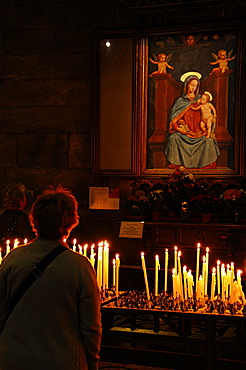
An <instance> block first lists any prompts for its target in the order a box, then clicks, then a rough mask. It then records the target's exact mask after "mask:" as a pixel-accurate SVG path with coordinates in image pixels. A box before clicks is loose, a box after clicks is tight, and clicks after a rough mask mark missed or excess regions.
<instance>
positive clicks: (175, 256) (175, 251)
mask: <svg viewBox="0 0 246 370" xmlns="http://www.w3.org/2000/svg"><path fill="white" fill-rule="evenodd" d="M177 251H178V247H177V246H176V245H175V247H174V268H175V271H176V274H177V273H178V272H177V271H178V266H177V263H178V259H177V258H178V255H177V254H178V252H177Z"/></svg>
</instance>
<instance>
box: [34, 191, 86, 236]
mask: <svg viewBox="0 0 246 370" xmlns="http://www.w3.org/2000/svg"><path fill="white" fill-rule="evenodd" d="M30 221H31V224H32V227H33V229H34V230H35V231H36V234H37V236H38V237H40V238H42V239H47V240H56V239H60V238H64V237H68V236H69V233H70V231H71V230H72V229H73V228H74V227H75V226H77V225H78V222H79V216H78V202H77V200H76V199H75V197H74V196H73V194H72V193H71V192H70V191H69V190H67V189H65V188H63V187H62V186H58V187H57V188H56V189H55V188H51V189H49V190H46V191H44V192H43V193H42V194H41V195H39V196H38V197H37V199H36V201H35V202H34V203H33V205H32V209H31V213H30Z"/></svg>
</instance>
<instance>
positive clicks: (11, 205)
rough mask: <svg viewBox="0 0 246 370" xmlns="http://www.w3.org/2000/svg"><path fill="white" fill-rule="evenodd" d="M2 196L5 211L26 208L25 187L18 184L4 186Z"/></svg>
mask: <svg viewBox="0 0 246 370" xmlns="http://www.w3.org/2000/svg"><path fill="white" fill-rule="evenodd" d="M2 196H3V206H4V208H6V209H11V210H22V209H24V208H25V207H26V187H25V185H23V184H21V183H20V182H19V183H13V184H9V185H7V186H5V188H4V189H3V193H2Z"/></svg>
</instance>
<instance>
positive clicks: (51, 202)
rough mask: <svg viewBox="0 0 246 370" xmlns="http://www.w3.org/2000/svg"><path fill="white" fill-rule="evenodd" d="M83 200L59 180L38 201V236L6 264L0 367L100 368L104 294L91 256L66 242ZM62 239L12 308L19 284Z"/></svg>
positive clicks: (1, 270) (34, 213) (0, 285)
mask: <svg viewBox="0 0 246 370" xmlns="http://www.w3.org/2000/svg"><path fill="white" fill-rule="evenodd" d="M77 208H78V203H77V201H76V199H75V197H74V196H73V195H72V193H71V192H70V191H69V190H67V189H64V188H62V187H61V186H59V187H58V188H56V189H50V190H46V191H44V193H43V194H41V195H40V196H39V197H38V198H37V199H36V201H35V202H34V203H33V206H32V209H31V214H30V221H31V224H32V226H33V228H34V230H35V231H36V234H37V239H35V240H34V241H33V242H32V243H28V244H27V245H22V246H19V247H17V248H15V249H13V250H11V251H10V253H9V254H8V255H7V256H6V257H5V258H4V259H3V262H2V265H1V266H0V302H1V305H0V369H1V370H34V369H35V370H45V369H55V370H68V369H69V370H75V369H76V370H87V369H88V370H97V369H98V362H99V350H100V341H101V316H100V295H99V289H98V285H97V280H96V274H95V271H94V269H93V267H92V265H91V263H90V261H89V260H88V258H87V257H85V256H83V255H81V254H79V253H77V252H73V251H72V250H71V249H69V247H68V245H67V244H66V242H65V239H67V238H68V236H69V233H70V231H71V230H72V229H73V228H74V227H75V226H76V225H77V224H78V220H79V216H78V212H77ZM57 245H63V246H65V247H66V248H65V251H64V252H63V253H61V254H59V255H58V256H57V257H56V258H55V259H54V260H53V261H52V262H51V263H50V264H49V265H48V267H47V268H46V269H45V271H44V272H43V274H42V276H40V277H39V278H38V279H36V281H35V282H34V283H33V284H32V286H31V287H30V288H29V289H28V290H27V291H26V293H25V294H24V295H23V296H22V297H21V298H20V300H19V301H18V303H17V304H16V306H15V308H14V309H13V311H12V313H9V307H10V305H11V298H12V297H13V295H14V294H15V292H16V290H17V288H18V287H19V285H21V283H22V282H23V281H24V280H25V278H26V277H27V276H28V275H29V273H30V272H31V271H32V268H33V267H34V266H35V265H37V264H38V263H39V262H40V261H41V260H42V259H43V258H44V257H45V256H46V255H47V254H48V253H49V252H50V251H51V250H53V249H54V248H56V247H57Z"/></svg>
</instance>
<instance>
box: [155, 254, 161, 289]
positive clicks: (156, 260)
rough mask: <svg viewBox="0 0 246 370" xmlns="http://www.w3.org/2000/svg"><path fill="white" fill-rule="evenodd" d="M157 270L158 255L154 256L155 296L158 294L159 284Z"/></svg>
mask: <svg viewBox="0 0 246 370" xmlns="http://www.w3.org/2000/svg"><path fill="white" fill-rule="evenodd" d="M159 270H160V261H159V256H158V255H156V256H155V296H158V284H159V279H158V275H159Z"/></svg>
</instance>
